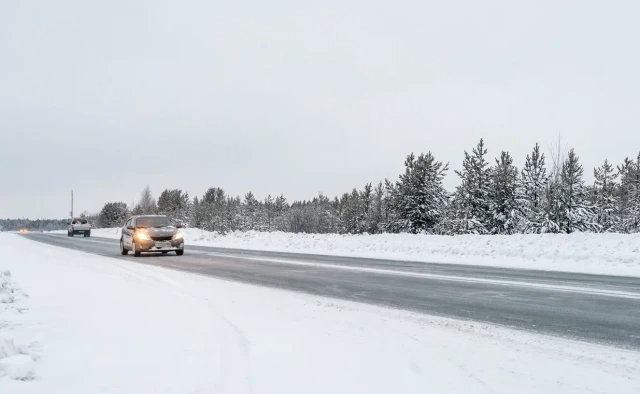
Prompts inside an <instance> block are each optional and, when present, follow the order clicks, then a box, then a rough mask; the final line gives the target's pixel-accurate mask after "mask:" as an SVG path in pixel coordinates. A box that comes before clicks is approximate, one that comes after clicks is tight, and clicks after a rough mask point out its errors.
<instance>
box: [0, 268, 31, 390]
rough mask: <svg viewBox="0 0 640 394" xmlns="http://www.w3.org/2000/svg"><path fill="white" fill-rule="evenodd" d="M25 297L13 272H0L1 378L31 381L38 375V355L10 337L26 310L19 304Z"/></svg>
mask: <svg viewBox="0 0 640 394" xmlns="http://www.w3.org/2000/svg"><path fill="white" fill-rule="evenodd" d="M25 296H26V295H25V294H24V293H22V292H21V291H20V289H19V288H18V286H17V285H16V284H15V282H14V281H12V279H11V272H10V271H6V270H5V271H0V319H2V320H0V378H2V377H5V376H6V377H9V378H10V379H14V380H31V379H33V378H35V375H36V370H35V361H36V360H37V359H38V358H39V357H38V354H37V353H36V352H34V351H33V350H31V349H30V348H29V347H26V346H18V345H16V344H15V343H14V339H13V338H11V337H10V336H9V334H10V333H11V332H13V331H15V330H16V327H15V326H17V325H19V323H18V322H17V321H16V319H15V317H16V315H18V314H21V313H23V312H24V310H25V308H23V307H21V306H20V305H17V304H20V302H19V301H21V300H22V299H23V298H24V297H25ZM34 346H35V344H34Z"/></svg>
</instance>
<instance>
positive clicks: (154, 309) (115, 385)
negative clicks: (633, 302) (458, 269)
mask: <svg viewBox="0 0 640 394" xmlns="http://www.w3.org/2000/svg"><path fill="white" fill-rule="evenodd" d="M0 249H2V250H3V251H4V252H5V254H4V255H3V257H6V259H3V260H1V261H0V267H2V268H10V269H11V270H12V273H13V274H14V277H16V278H18V277H19V278H20V285H21V287H22V288H23V289H25V290H27V291H28V293H29V295H30V298H29V302H30V310H29V313H28V314H25V315H23V316H25V319H23V321H21V324H22V325H21V326H20V329H19V330H15V331H14V332H16V334H18V333H19V334H20V335H22V336H23V337H33V338H35V339H37V340H38V341H39V342H41V343H43V345H45V349H46V353H44V356H45V357H42V359H41V360H40V361H38V363H37V366H38V376H37V378H36V379H34V380H32V381H30V382H26V383H25V382H16V381H15V380H10V379H3V378H0V393H11V394H27V393H29V394H31V393H65V394H75V393H78V394H80V393H82V394H85V393H103V392H110V393H152V392H162V393H195V392H198V393H205V392H206V393H209V392H215V393H233V394H243V393H254V394H261V393H281V394H289V393H292V394H293V393H296V394H297V393H305V394H326V393H336V394H340V393H367V394H378V393H380V394H387V393H403V394H413V393H416V394H418V393H420V394H422V393H425V392H433V393H479V394H484V393H487V394H488V393H504V394H511V393H519V394H527V393H563V394H564V393H576V394H578V393H579V394H584V393H586V392H611V393H620V394H625V393H638V392H640V382H639V381H638V379H637V376H640V353H638V352H634V351H627V350H621V349H614V348H610V347H606V346H601V345H593V344H586V343H580V342H575V341H570V340H565V339H558V338H552V337H546V336H541V335H535V334H528V333H523V332H519V331H513V330H509V329H506V328H500V327H496V326H492V325H488V324H482V323H473V322H460V321H456V320H452V319H444V318H435V317H430V316H425V315H420V314H416V313H411V312H404V311H397V310H390V309H385V308H380V307H375V306H369V305H363V304H357V303H353V302H346V301H337V300H332V299H327V298H324V297H317V296H312V295H306V294H299V293H291V292H287V291H282V290H275V289H268V288H259V287H255V286H250V285H246V284H241V283H235V282H228V281H223V280H217V279H213V278H208V277H204V276H198V275H192V274H187V273H184V272H180V271H172V270H167V269H163V268H159V267H154V266H148V265H144V264H137V263H135V262H131V261H122V260H119V259H112V258H107V257H102V256H96V255H91V254H84V253H81V252H77V251H73V250H69V249H62V248H56V247H53V246H50V245H45V244H41V243H37V242H32V241H29V240H27V239H24V238H22V237H19V236H16V235H9V234H7V235H3V234H0ZM61 284H64V285H63V286H61ZM21 359H22V360H23V361H24V362H26V360H25V359H24V358H21ZM17 364H19V363H17ZM16 369H18V368H17V366H16Z"/></svg>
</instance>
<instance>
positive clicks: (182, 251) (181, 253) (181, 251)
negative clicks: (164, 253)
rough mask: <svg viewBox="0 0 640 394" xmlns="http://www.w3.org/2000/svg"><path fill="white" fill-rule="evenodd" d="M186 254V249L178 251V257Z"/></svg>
mask: <svg viewBox="0 0 640 394" xmlns="http://www.w3.org/2000/svg"><path fill="white" fill-rule="evenodd" d="M183 254H184V249H180V250H176V255H178V256H182V255H183Z"/></svg>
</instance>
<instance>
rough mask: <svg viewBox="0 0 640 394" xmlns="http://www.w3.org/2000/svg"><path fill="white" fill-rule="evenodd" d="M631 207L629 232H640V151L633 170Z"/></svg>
mask: <svg viewBox="0 0 640 394" xmlns="http://www.w3.org/2000/svg"><path fill="white" fill-rule="evenodd" d="M630 194H631V195H630V197H631V204H630V205H631V207H630V210H629V219H628V226H629V232H632V233H637V232H640V153H639V154H638V157H637V159H636V162H635V166H634V167H633V170H632V171H631V193H630Z"/></svg>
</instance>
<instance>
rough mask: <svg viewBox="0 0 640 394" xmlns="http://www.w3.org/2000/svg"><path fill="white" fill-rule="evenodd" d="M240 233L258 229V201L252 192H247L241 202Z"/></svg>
mask: <svg viewBox="0 0 640 394" xmlns="http://www.w3.org/2000/svg"><path fill="white" fill-rule="evenodd" d="M241 212H242V227H241V229H242V231H250V230H257V229H258V200H256V198H255V196H254V195H253V193H252V192H248V193H247V194H245V196H244V201H243V202H242V211H241Z"/></svg>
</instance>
